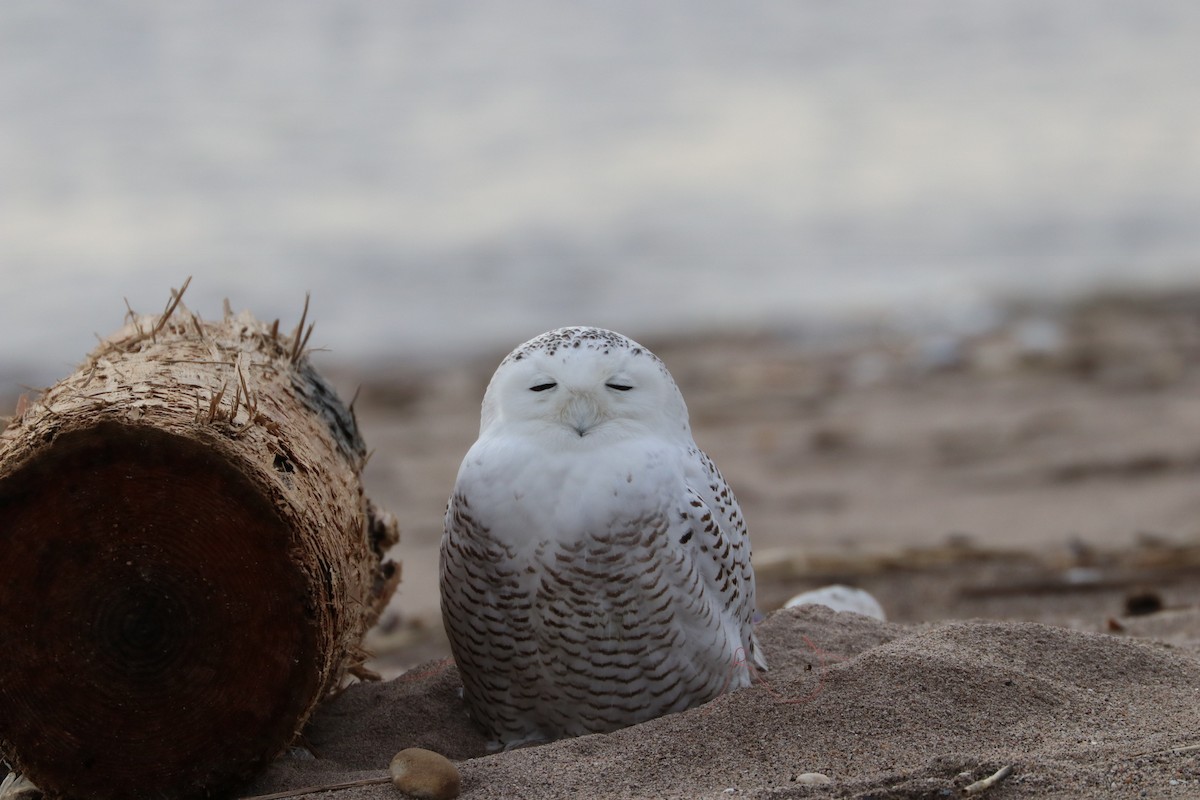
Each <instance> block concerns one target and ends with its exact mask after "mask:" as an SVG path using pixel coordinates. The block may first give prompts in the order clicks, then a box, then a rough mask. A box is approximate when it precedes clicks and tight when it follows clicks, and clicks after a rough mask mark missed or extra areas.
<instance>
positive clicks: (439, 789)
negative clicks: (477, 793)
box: [388, 747, 462, 800]
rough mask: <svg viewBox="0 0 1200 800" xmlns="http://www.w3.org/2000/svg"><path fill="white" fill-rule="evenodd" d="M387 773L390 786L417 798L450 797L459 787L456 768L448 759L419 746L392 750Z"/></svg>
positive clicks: (443, 799)
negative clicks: (394, 753)
mask: <svg viewBox="0 0 1200 800" xmlns="http://www.w3.org/2000/svg"><path fill="white" fill-rule="evenodd" d="M388 772H389V773H391V776H392V785H393V786H395V787H396V788H397V789H399V790H400V791H401V792H404V793H405V794H407V795H409V796H410V797H416V798H418V800H451V799H452V798H455V797H458V793H459V791H460V790H461V789H462V780H461V778H460V777H459V775H458V768H457V767H455V766H454V764H453V763H452V762H451V761H450V759H448V758H446V757H445V756H443V755H441V754H440V753H435V752H433V751H432V750H425V749H423V748H420V747H410V748H408V749H407V750H401V751H400V752H399V753H396V755H394V756H393V757H392V764H391V766H390V767H388Z"/></svg>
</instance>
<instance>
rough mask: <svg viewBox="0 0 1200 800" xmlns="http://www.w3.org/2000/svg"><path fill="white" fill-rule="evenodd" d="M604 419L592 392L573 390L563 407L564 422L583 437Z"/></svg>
mask: <svg viewBox="0 0 1200 800" xmlns="http://www.w3.org/2000/svg"><path fill="white" fill-rule="evenodd" d="M603 421H604V414H603V413H602V412H601V411H600V408H599V405H598V404H597V403H596V398H595V397H593V396H592V394H591V393H590V392H572V393H571V398H570V400H568V401H567V404H566V406H565V407H564V409H563V422H565V423H566V425H567V427H569V428H570V429H571V430H573V431H575V432H576V433H577V434H579V435H580V436H581V437H583V436H587V435H588V433H589V432H590V431H591V430H592V428H594V427H596V425H598V424H599V423H601V422H603Z"/></svg>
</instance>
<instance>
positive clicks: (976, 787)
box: [962, 764, 1012, 797]
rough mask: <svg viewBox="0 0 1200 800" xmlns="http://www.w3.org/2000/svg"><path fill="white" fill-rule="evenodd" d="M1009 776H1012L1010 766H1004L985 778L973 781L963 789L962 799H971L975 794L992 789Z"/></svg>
mask: <svg viewBox="0 0 1200 800" xmlns="http://www.w3.org/2000/svg"><path fill="white" fill-rule="evenodd" d="M1011 774H1012V766H1011V765H1009V764H1005V765H1004V766H1003V767H1001V768H1000V769H998V770H996V771H995V772H994V773H992V774H991V775H989V776H987V777H986V778H984V779H982V780H978V781H975V782H974V783H972V784H971V785H969V786H965V787H963V790H962V793H963V797H973V796H974V795H977V794H983V793H984V792H986V791H987V790H988V789H990V788H992V787H993V786H995V785H996V784H997V783H999V782H1000V781H1002V780H1004V779H1005V778H1007V777H1008V776H1009V775H1011Z"/></svg>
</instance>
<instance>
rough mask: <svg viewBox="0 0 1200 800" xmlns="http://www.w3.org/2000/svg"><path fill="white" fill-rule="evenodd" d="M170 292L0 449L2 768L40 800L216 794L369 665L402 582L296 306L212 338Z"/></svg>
mask: <svg viewBox="0 0 1200 800" xmlns="http://www.w3.org/2000/svg"><path fill="white" fill-rule="evenodd" d="M186 288H187V284H186V283H185V284H183V286H182V287H181V288H179V289H178V290H174V291H172V293H171V299H170V300H169V301H168V303H167V304H166V306H165V308H164V310H163V312H162V313H161V314H156V315H148V316H139V315H137V314H134V313H132V312H130V314H129V316H128V317H127V319H126V324H125V326H124V327H123V328H122V329H121V330H119V331H117V332H116V333H115V334H113V335H112V336H110V337H108V338H106V339H104V340H102V341H101V343H100V344H99V346H98V347H97V348H96V349H95V350H93V351H92V353H91V354H89V355H88V357H87V359H86V360H85V361H84V363H83V364H82V366H80V367H79V368H78V369H77V370H76V371H75V372H74V373H73V374H71V375H69V376H67V377H66V378H65V379H63V380H62V381H59V382H58V383H57V384H56V385H55V386H53V387H52V388H50V389H49V390H47V391H46V392H45V393H44V394H42V395H41V396H40V397H39V398H38V399H37V400H36V401H34V402H32V403H30V404H29V405H28V407H27V408H25V410H24V413H23V414H22V415H21V417H20V418H19V419H17V420H14V421H13V423H12V424H11V425H9V426H8V427H7V428H6V429H5V430H4V431H3V432H2V433H0V508H2V509H3V527H4V531H3V539H4V565H5V567H6V570H5V577H4V580H3V581H0V608H3V609H4V613H3V614H0V641H3V642H4V648H5V651H4V657H3V658H0V686H3V687H4V691H0V751H2V752H3V753H4V757H5V760H6V762H7V764H8V765H9V766H10V767H11V768H12V769H13V770H15V771H17V772H19V773H21V774H22V775H24V776H28V778H29V779H31V780H32V781H33V782H34V783H35V784H36V785H37V786H39V787H40V788H41V789H43V790H44V791H45V792H46V794H47V795H49V796H52V797H58V796H65V797H88V798H92V799H93V800H117V798H125V797H151V796H154V797H160V796H161V797H176V798H185V799H186V798H190V797H204V796H222V795H225V794H227V793H228V790H229V789H230V788H231V787H233V786H236V785H238V784H241V783H242V782H244V781H245V780H247V779H248V778H249V777H251V776H252V775H253V774H255V773H256V772H257V771H258V770H260V769H261V768H262V765H263V764H265V763H267V762H269V761H270V760H271V759H273V758H275V757H276V756H278V755H279V754H280V753H282V752H283V751H284V750H285V749H286V748H287V746H288V744H289V743H290V742H291V741H292V740H293V739H294V738H295V733H296V731H297V730H300V729H301V728H303V726H304V723H305V721H306V720H307V719H308V718H309V717H310V716H311V714H312V712H313V711H314V709H315V708H316V707H317V704H318V703H320V702H321V700H323V699H324V698H325V697H326V696H328V695H329V694H330V693H331V692H333V691H336V690H338V689H339V688H340V687H341V686H342V685H343V683H344V682H345V679H346V676H347V675H349V674H352V673H353V672H354V670H355V669H356V667H358V666H359V665H360V664H361V663H362V662H363V661H365V660H366V659H367V657H368V656H367V655H366V653H365V652H364V651H363V649H362V647H361V643H362V640H363V635H364V633H365V632H366V631H367V630H368V629H369V628H370V627H371V625H373V624H374V622H375V620H376V618H377V616H378V613H379V611H380V610H381V609H382V608H383V606H384V605H385V604H386V603H387V601H388V599H389V597H390V595H391V594H392V592H393V590H394V588H395V586H396V583H397V582H398V580H399V572H398V568H397V565H396V564H395V563H393V562H391V561H390V560H388V559H387V557H386V555H385V554H386V552H387V551H388V550H389V549H390V547H391V545H392V544H394V543H395V541H396V539H397V538H398V533H397V530H396V524H395V521H394V520H393V519H392V518H391V517H390V515H387V514H384V513H381V512H380V511H379V510H378V509H376V508H375V507H374V505H373V504H372V503H371V502H370V501H369V499H368V498H367V497H366V496H365V493H364V488H363V484H362V480H361V476H362V469H363V466H364V465H365V463H366V458H367V448H366V445H365V444H364V442H363V439H362V437H361V435H360V433H359V430H358V426H357V423H356V422H355V419H354V414H353V411H352V409H351V408H349V407H347V406H346V404H344V403H343V402H342V400H341V399H340V398H339V397H338V396H337V394H336V392H335V391H334V390H333V389H332V387H331V386H330V385H329V383H328V382H327V381H326V380H325V379H324V377H323V376H322V375H320V374H319V373H318V372H317V370H316V368H315V366H314V365H313V364H312V362H311V361H310V359H309V358H308V356H307V350H306V345H305V342H306V341H307V337H308V336H309V334H310V333H311V330H312V328H311V324H308V325H306V324H305V319H306V318H307V312H305V313H303V314H302V315H301V321H300V324H298V325H297V326H296V328H295V331H294V332H293V333H292V334H291V335H288V333H286V332H285V331H281V330H280V329H279V325H278V324H274V325H271V324H264V323H262V322H260V321H258V320H257V319H255V318H254V317H253V316H251V315H250V314H249V313H245V312H243V313H241V314H236V315H235V314H233V312H232V311H228V312H227V313H226V315H225V316H224V318H223V319H221V320H218V321H212V322H210V321H205V320H201V319H200V317H199V316H198V315H196V314H195V313H193V312H191V311H189V310H187V309H186V308H185V307H184V305H183V304H182V298H183V294H184V291H185V290H186ZM163 731H171V733H172V735H170V736H166V735H162V732H163ZM81 754H82V755H81ZM84 756H86V758H84ZM81 759H82V760H85V761H86V764H87V768H86V769H82V768H80V766H79V764H80V761H81Z"/></svg>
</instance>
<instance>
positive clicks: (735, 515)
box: [688, 447, 767, 670]
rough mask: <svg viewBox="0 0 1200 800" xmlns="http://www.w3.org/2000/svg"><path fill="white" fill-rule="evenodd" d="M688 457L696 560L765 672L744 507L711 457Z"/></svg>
mask: <svg viewBox="0 0 1200 800" xmlns="http://www.w3.org/2000/svg"><path fill="white" fill-rule="evenodd" d="M688 457H689V464H688V466H689V469H688V480H689V492H690V494H691V497H690V498H689V507H690V508H691V509H693V511H692V513H691V517H692V520H691V521H690V523H689V524H690V527H689V530H690V531H693V532H694V534H695V536H696V537H697V543H698V547H699V551H700V552H699V555H698V556H697V558H698V559H699V562H700V564H701V567H702V569H704V570H705V575H706V576H707V578H708V580H709V582H710V583H709V586H710V588H711V589H712V590H713V591H715V592H716V593H717V594H718V596H719V597H720V598H721V600H722V602H723V603H724V605H725V607H726V608H727V609H728V612H727V613H728V614H729V615H730V617H731V618H732V619H733V620H736V621H737V622H738V624H739V625H740V630H739V632H740V636H741V641H742V645H743V647H744V648H745V653H744V654H743V655H744V656H745V658H746V659H747V660H748V661H749V662H750V663H752V664H754V666H755V667H756V668H758V669H760V670H766V669H767V662H766V659H765V658H764V657H763V653H762V649H761V647H759V644H758V638H757V637H756V636H755V634H754V629H753V619H754V611H755V594H756V593H755V584H754V569H753V567H752V566H751V551H750V537H749V535H748V534H747V532H746V520H745V518H744V517H743V516H742V509H741V507H740V506H739V505H738V501H737V498H736V497H734V495H733V490H732V489H731V488H730V487H729V484H728V483H727V482H726V481H725V478H724V476H723V475H721V471H720V470H719V469H717V465H716V464H715V463H713V460H712V459H711V458H709V457H708V455H707V454H705V453H704V452H703V451H702V450H700V449H699V448H694V447H693V448H691V449H690V450H689V452H688Z"/></svg>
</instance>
